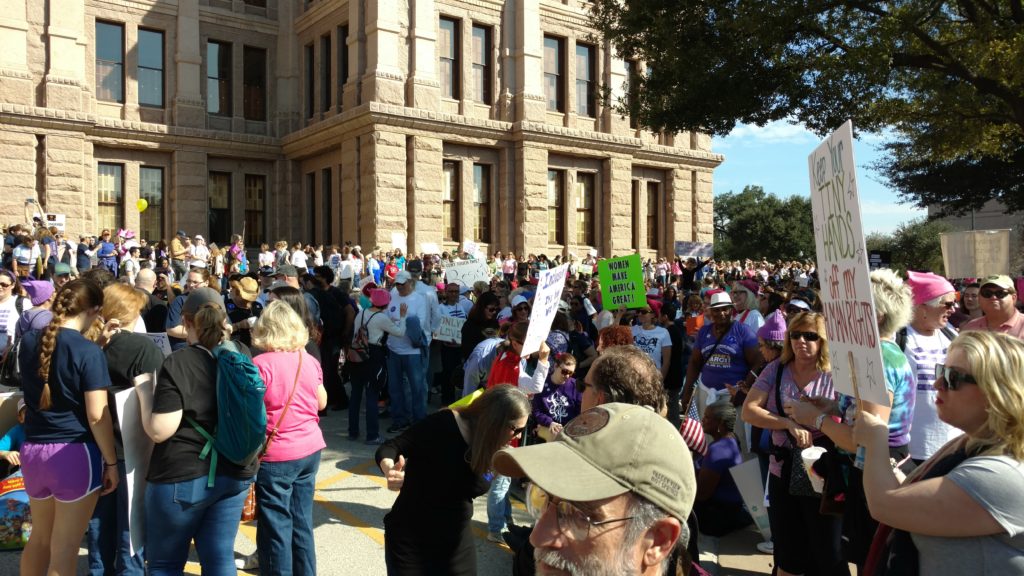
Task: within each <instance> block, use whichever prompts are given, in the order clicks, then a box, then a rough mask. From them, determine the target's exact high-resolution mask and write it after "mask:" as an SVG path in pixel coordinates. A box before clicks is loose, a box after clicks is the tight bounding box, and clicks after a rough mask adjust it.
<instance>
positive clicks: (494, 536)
mask: <svg viewBox="0 0 1024 576" xmlns="http://www.w3.org/2000/svg"><path fill="white" fill-rule="evenodd" d="M487 541H488V542H494V543H495V544H504V543H505V537H504V536H502V535H501V534H498V533H497V532H488V533H487Z"/></svg>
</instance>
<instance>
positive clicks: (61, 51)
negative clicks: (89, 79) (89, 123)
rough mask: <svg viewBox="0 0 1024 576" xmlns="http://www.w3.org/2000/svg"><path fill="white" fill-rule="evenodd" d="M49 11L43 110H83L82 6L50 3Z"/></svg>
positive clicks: (83, 38) (84, 41)
mask: <svg viewBox="0 0 1024 576" xmlns="http://www.w3.org/2000/svg"><path fill="white" fill-rule="evenodd" d="M49 9H50V23H49V26H47V27H46V34H47V36H48V37H49V40H50V41H49V43H48V49H49V51H50V55H49V58H50V69H49V70H47V71H46V100H45V101H46V107H47V108H59V109H62V110H69V111H71V110H75V111H79V110H82V109H83V98H82V87H83V86H84V84H85V44H86V34H85V30H84V27H85V3H84V2H51V3H50V5H49ZM6 49H7V48H6V47H4V50H5V51H6Z"/></svg>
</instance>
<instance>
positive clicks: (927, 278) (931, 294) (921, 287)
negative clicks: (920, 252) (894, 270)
mask: <svg viewBox="0 0 1024 576" xmlns="http://www.w3.org/2000/svg"><path fill="white" fill-rule="evenodd" d="M907 284H908V285H910V290H911V292H912V293H913V296H914V306H918V305H920V304H924V303H925V302H928V301H929V300H934V299H935V298H938V297H939V296H942V295H943V294H949V293H951V292H955V291H956V290H955V289H954V288H953V285H952V284H950V283H949V280H946V279H945V278H943V277H942V276H939V275H938V274H932V273H931V272H907Z"/></svg>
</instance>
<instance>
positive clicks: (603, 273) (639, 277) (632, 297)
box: [597, 254, 647, 310]
mask: <svg viewBox="0 0 1024 576" xmlns="http://www.w3.org/2000/svg"><path fill="white" fill-rule="evenodd" d="M597 276H598V278H600V280H601V304H602V305H603V306H604V307H605V308H606V309H608V310H617V309H618V308H619V306H625V307H626V308H641V307H643V306H647V297H646V296H647V291H646V290H644V269H643V263H642V262H641V261H640V255H639V254H633V255H630V256H623V257H621V258H609V259H608V260H601V261H599V262H598V263H597Z"/></svg>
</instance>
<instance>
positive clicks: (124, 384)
mask: <svg viewBox="0 0 1024 576" xmlns="http://www.w3.org/2000/svg"><path fill="white" fill-rule="evenodd" d="M103 351H104V353H105V354H106V356H107V370H108V371H109V372H110V384H111V386H113V388H114V389H115V390H123V389H125V388H130V387H131V386H134V383H133V382H132V380H134V379H135V377H136V376H138V375H139V374H146V373H148V372H156V371H157V370H159V369H160V365H161V364H163V363H164V354H163V352H161V351H160V348H159V347H158V346H157V345H156V343H154V342H153V340H152V339H151V338H150V337H149V336H146V335H145V334H136V333H135V332H123V331H122V332H118V333H117V334H114V335H113V336H112V337H111V338H110V342H108V343H107V347H106V348H104V350H103Z"/></svg>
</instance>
